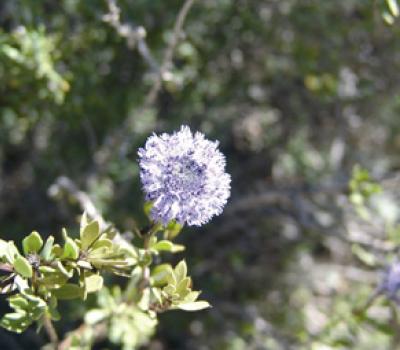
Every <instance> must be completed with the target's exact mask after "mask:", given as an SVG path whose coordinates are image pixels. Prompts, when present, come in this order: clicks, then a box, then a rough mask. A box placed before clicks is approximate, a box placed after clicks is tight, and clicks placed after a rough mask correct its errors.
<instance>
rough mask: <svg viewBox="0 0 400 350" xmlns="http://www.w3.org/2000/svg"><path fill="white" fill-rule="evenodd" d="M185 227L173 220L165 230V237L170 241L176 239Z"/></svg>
mask: <svg viewBox="0 0 400 350" xmlns="http://www.w3.org/2000/svg"><path fill="white" fill-rule="evenodd" d="M182 228H183V225H181V224H179V223H178V222H176V221H174V220H172V221H170V222H169V223H168V225H167V227H166V229H165V235H166V237H167V238H168V239H174V238H175V237H176V236H178V235H179V233H180V232H181V231H182Z"/></svg>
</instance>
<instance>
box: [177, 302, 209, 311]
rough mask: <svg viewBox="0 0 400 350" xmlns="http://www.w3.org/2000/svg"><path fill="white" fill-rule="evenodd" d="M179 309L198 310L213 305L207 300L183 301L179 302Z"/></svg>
mask: <svg viewBox="0 0 400 350" xmlns="http://www.w3.org/2000/svg"><path fill="white" fill-rule="evenodd" d="M177 307H178V309H181V310H185V311H198V310H203V309H207V308H209V307H211V305H210V304H209V303H208V302H207V301H195V302H192V303H182V304H179V305H178V306H177Z"/></svg>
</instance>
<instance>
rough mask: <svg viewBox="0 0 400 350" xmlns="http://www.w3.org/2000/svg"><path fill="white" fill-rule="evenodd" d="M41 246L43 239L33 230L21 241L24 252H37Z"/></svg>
mask: <svg viewBox="0 0 400 350" xmlns="http://www.w3.org/2000/svg"><path fill="white" fill-rule="evenodd" d="M42 246H43V239H42V237H40V235H39V233H38V232H36V231H33V232H32V233H31V234H30V235H29V236H27V237H25V238H24V239H23V241H22V248H23V251H24V253H25V254H29V253H37V252H39V250H40V249H41V248H42Z"/></svg>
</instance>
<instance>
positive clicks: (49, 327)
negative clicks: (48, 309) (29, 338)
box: [43, 314, 59, 350]
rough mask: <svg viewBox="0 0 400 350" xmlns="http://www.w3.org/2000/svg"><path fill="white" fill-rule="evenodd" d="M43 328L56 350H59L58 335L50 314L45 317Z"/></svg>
mask: <svg viewBox="0 0 400 350" xmlns="http://www.w3.org/2000/svg"><path fill="white" fill-rule="evenodd" d="M43 327H44V329H45V331H46V333H47V335H48V336H49V339H50V342H51V344H52V345H53V348H54V350H58V342H59V340H58V335H57V332H56V329H55V328H54V325H53V322H52V321H51V318H50V316H49V315H48V314H45V315H44V316H43Z"/></svg>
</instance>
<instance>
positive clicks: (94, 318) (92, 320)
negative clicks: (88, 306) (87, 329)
mask: <svg viewBox="0 0 400 350" xmlns="http://www.w3.org/2000/svg"><path fill="white" fill-rule="evenodd" d="M108 314H109V313H108V312H107V311H106V310H103V309H93V310H90V311H89V312H87V313H86V315H85V323H87V324H88V325H95V324H96V323H99V322H100V321H102V320H104V319H105V318H106V317H107V316H108Z"/></svg>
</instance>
